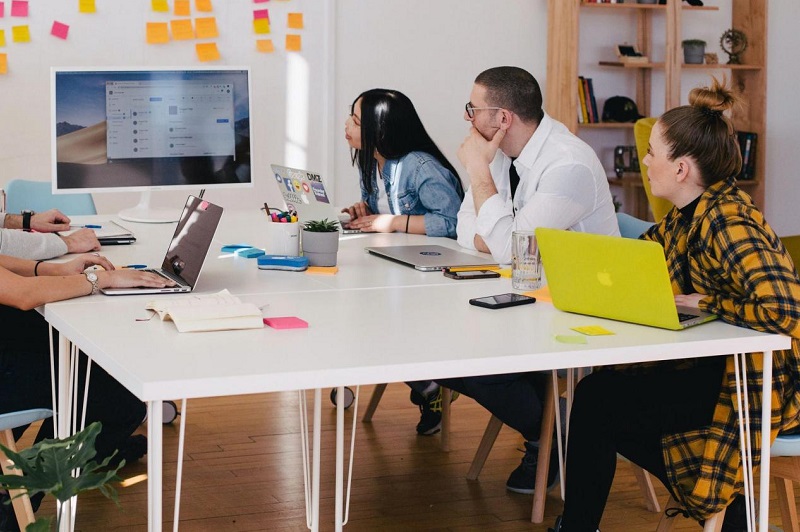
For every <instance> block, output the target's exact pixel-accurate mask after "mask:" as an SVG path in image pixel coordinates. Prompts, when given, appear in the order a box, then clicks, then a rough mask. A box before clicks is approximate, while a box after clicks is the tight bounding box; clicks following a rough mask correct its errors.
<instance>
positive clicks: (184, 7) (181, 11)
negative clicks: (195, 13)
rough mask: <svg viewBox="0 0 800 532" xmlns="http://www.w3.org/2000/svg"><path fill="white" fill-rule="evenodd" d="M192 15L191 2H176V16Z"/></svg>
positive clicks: (187, 0)
mask: <svg viewBox="0 0 800 532" xmlns="http://www.w3.org/2000/svg"><path fill="white" fill-rule="evenodd" d="M191 14H192V4H190V3H189V0H175V16H176V17H188V16H190V15H191Z"/></svg>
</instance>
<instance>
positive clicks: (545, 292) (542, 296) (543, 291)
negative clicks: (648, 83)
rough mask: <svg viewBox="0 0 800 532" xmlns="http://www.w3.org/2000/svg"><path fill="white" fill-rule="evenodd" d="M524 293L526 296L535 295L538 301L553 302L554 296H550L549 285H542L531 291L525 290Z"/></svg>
mask: <svg viewBox="0 0 800 532" xmlns="http://www.w3.org/2000/svg"><path fill="white" fill-rule="evenodd" d="M523 294H524V295H526V296H531V297H535V298H536V301H538V302H540V303H543V302H547V303H552V302H553V298H552V297H551V296H550V288H548V287H547V285H545V286H543V287H541V288H539V289H537V290H532V291H530V292H523Z"/></svg>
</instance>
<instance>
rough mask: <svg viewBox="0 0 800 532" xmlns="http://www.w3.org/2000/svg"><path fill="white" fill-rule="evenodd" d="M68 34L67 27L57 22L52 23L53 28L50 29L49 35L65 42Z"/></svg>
mask: <svg viewBox="0 0 800 532" xmlns="http://www.w3.org/2000/svg"><path fill="white" fill-rule="evenodd" d="M68 33H69V26H68V25H66V24H63V23H61V22H59V21H57V20H54V21H53V27H52V28H51V29H50V35H52V36H54V37H58V38H59V39H65V40H66V38H67V34H68Z"/></svg>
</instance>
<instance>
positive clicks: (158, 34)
mask: <svg viewBox="0 0 800 532" xmlns="http://www.w3.org/2000/svg"><path fill="white" fill-rule="evenodd" d="M167 42H169V26H168V25H167V23H166V22H148V23H147V44H164V43H167Z"/></svg>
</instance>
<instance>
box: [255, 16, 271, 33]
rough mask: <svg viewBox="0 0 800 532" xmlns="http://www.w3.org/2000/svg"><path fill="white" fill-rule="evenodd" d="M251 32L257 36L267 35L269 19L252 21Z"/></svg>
mask: <svg viewBox="0 0 800 532" xmlns="http://www.w3.org/2000/svg"><path fill="white" fill-rule="evenodd" d="M253 31H254V32H255V33H257V34H258V35H265V34H267V33H269V31H270V30H269V19H268V18H257V19H254V20H253Z"/></svg>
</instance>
